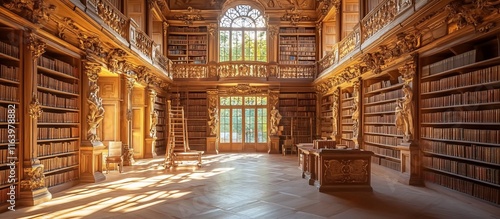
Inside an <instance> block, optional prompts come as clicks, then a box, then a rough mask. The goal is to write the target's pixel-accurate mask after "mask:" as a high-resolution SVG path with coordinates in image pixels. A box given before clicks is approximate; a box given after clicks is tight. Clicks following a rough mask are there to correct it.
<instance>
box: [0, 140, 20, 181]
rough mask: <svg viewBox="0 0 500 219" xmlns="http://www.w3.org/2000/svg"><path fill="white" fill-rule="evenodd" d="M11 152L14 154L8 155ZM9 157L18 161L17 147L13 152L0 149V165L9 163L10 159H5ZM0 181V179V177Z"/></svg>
mask: <svg viewBox="0 0 500 219" xmlns="http://www.w3.org/2000/svg"><path fill="white" fill-rule="evenodd" d="M11 151H13V152H14V154H10V152H11ZM10 157H14V158H16V159H20V157H19V153H18V151H17V147H16V148H15V149H14V150H10V151H9V149H8V148H1V149H0V164H5V163H7V162H10V161H11V159H7V158H10ZM0 179H1V177H0Z"/></svg>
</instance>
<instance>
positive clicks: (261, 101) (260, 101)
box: [257, 97, 267, 105]
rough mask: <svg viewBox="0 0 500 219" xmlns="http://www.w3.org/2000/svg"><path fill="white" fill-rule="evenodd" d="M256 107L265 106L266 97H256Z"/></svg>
mask: <svg viewBox="0 0 500 219" xmlns="http://www.w3.org/2000/svg"><path fill="white" fill-rule="evenodd" d="M257 105H267V97H257Z"/></svg>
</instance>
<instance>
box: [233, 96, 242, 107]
mask: <svg viewBox="0 0 500 219" xmlns="http://www.w3.org/2000/svg"><path fill="white" fill-rule="evenodd" d="M231 105H233V106H241V105H243V97H231Z"/></svg>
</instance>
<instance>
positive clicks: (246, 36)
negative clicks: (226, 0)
mask: <svg viewBox="0 0 500 219" xmlns="http://www.w3.org/2000/svg"><path fill="white" fill-rule="evenodd" d="M219 27H220V28H219V29H220V32H219V45H220V52H219V62H228V61H259V62H266V61H267V41H266V24H265V20H264V17H263V16H262V14H261V13H260V11H259V10H257V9H254V8H252V7H251V6H250V5H238V6H236V7H234V8H230V9H228V10H227V11H226V13H225V14H224V16H223V17H222V19H221V20H220V25H219Z"/></svg>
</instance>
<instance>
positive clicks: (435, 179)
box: [424, 171, 500, 204]
mask: <svg viewBox="0 0 500 219" xmlns="http://www.w3.org/2000/svg"><path fill="white" fill-rule="evenodd" d="M424 179H425V180H426V181H429V182H432V183H435V184H438V185H441V186H444V187H447V188H450V189H453V190H456V191H459V192H462V193H465V194H468V195H471V196H475V197H477V198H480V199H483V200H486V201H489V202H492V203H495V204H500V188H498V187H492V186H486V185H481V184H477V183H473V182H471V181H468V180H464V179H462V178H458V177H453V176H449V175H445V174H441V173H436V172H432V171H424Z"/></svg>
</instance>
